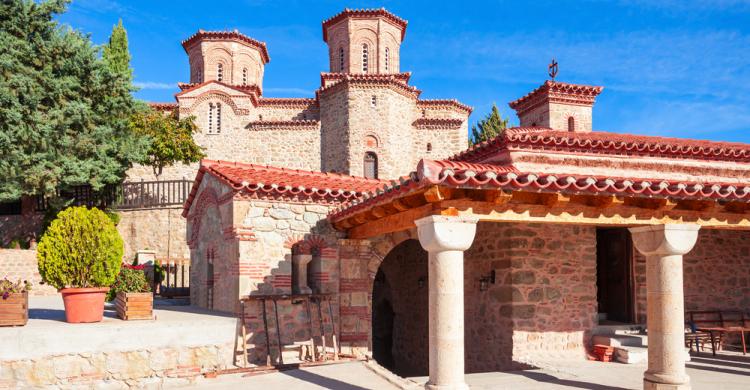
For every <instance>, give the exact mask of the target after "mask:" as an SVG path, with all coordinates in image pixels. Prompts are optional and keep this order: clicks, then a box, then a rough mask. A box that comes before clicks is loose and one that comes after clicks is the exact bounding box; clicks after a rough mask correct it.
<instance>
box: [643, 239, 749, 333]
mask: <svg viewBox="0 0 750 390" xmlns="http://www.w3.org/2000/svg"><path fill="white" fill-rule="evenodd" d="M634 252H636V253H635V259H634V261H635V280H636V314H637V320H638V322H639V323H646V258H645V257H644V256H642V255H641V254H640V253H637V251H634ZM683 272H684V276H683V277H684V294H685V310H742V311H745V312H749V311H750V232H748V231H731V230H716V229H701V230H700V231H699V232H698V241H697V242H696V244H695V247H693V249H692V250H691V251H690V252H689V253H688V254H686V255H685V256H684V259H683Z"/></svg>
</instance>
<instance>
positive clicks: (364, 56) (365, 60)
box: [362, 43, 369, 73]
mask: <svg viewBox="0 0 750 390" xmlns="http://www.w3.org/2000/svg"><path fill="white" fill-rule="evenodd" d="M367 51H368V47H367V44H366V43H363V44H362V73H367V69H368V65H369V64H368V60H369V55H368V53H367Z"/></svg>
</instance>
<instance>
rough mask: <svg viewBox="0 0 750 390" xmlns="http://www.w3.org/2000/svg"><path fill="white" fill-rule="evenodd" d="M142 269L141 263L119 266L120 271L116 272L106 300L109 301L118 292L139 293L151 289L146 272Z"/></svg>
mask: <svg viewBox="0 0 750 390" xmlns="http://www.w3.org/2000/svg"><path fill="white" fill-rule="evenodd" d="M143 269H144V267H143V266H142V265H141V266H132V265H123V266H122V268H120V273H118V274H117V278H116V279H115V282H114V283H113V284H112V287H111V288H110V289H109V292H108V293H107V300H108V301H111V300H113V299H115V297H116V296H117V293H118V292H126V293H140V292H149V291H151V286H149V283H148V279H146V273H145V272H144V271H143Z"/></svg>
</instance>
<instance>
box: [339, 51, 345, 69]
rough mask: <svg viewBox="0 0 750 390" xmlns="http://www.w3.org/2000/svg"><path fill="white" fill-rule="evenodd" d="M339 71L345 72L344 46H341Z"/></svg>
mask: <svg viewBox="0 0 750 390" xmlns="http://www.w3.org/2000/svg"><path fill="white" fill-rule="evenodd" d="M339 72H341V73H344V48H343V47H340V48H339Z"/></svg>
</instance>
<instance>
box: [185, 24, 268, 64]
mask: <svg viewBox="0 0 750 390" xmlns="http://www.w3.org/2000/svg"><path fill="white" fill-rule="evenodd" d="M204 39H205V40H222V41H223V40H232V41H237V42H242V43H245V44H247V45H249V46H252V47H254V48H256V49H258V51H259V52H260V55H261V57H262V58H263V63H266V64H267V63H268V62H269V61H271V57H269V56H268V49H266V43H265V42H261V41H258V40H255V39H253V38H250V37H248V36H247V35H245V34H242V33H240V32H239V31H237V30H234V31H204V30H198V32H196V33H195V34H193V35H192V36H190V37H189V38H188V39H186V40H184V41H182V47H183V48H185V52H187V51H188V47H190V46H191V45H192V44H194V43H196V42H198V41H201V40H204Z"/></svg>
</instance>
